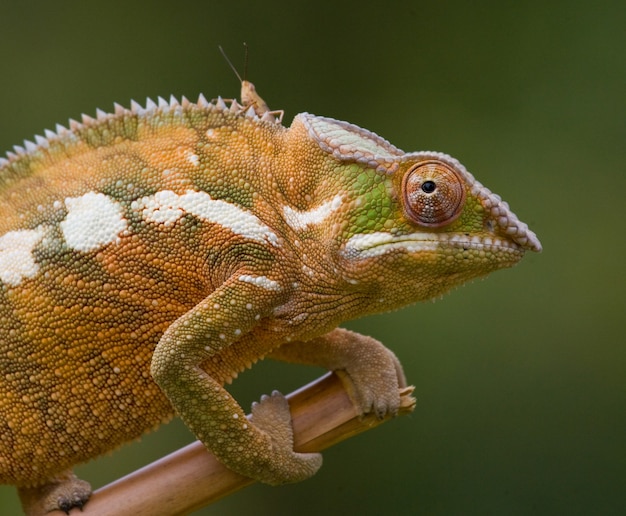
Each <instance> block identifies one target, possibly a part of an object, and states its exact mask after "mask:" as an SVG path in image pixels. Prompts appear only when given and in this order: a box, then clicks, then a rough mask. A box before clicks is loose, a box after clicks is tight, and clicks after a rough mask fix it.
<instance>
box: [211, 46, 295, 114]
mask: <svg viewBox="0 0 626 516" xmlns="http://www.w3.org/2000/svg"><path fill="white" fill-rule="evenodd" d="M243 46H244V48H245V49H246V50H245V61H244V66H243V79H242V78H241V75H239V72H238V71H237V68H235V65H233V63H232V62H231V60H230V59H228V56H227V55H226V52H225V51H224V49H223V48H222V46H221V45H219V46H218V48H219V49H220V52H221V53H222V56H224V59H226V62H227V63H228V65H229V66H230V68H231V70H232V71H233V72H234V73H235V75H236V76H237V79H239V82H241V103H242V104H243V108H244V110H245V109H248V108H252V109H254V112H255V113H256V114H257V116H259V117H260V118H263V117H264V116H265V118H268V115H269V116H271V120H273V121H274V120H275V118H277V119H278V123H281V122H282V121H283V115H284V114H285V112H284V111H283V110H282V109H281V110H277V111H271V110H270V108H269V106H268V105H267V102H265V100H263V98H262V97H261V96H260V95H259V94H258V93H257V92H256V88H255V87H254V84H252V83H251V82H250V81H247V80H246V77H247V74H248V45H247V43H244V44H243ZM231 102H237V101H236V100H235V99H233V100H231Z"/></svg>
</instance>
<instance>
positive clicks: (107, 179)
mask: <svg viewBox="0 0 626 516" xmlns="http://www.w3.org/2000/svg"><path fill="white" fill-rule="evenodd" d="M259 98H260V97H259ZM247 108H248V106H240V105H239V104H237V103H236V102H233V103H232V105H231V106H230V107H227V106H226V104H225V103H224V102H223V101H221V100H218V101H216V102H214V103H208V102H206V101H205V100H204V98H203V97H201V99H200V100H199V101H198V103H197V104H193V103H190V102H188V101H186V100H183V101H182V102H181V103H178V102H177V101H176V100H171V101H170V102H165V101H160V102H159V104H158V105H156V104H154V103H151V102H149V103H148V105H147V106H146V108H141V107H139V106H138V105H136V104H133V107H132V109H130V110H125V109H123V108H121V107H119V106H116V110H115V113H113V114H110V115H108V114H104V113H101V112H99V113H98V117H97V119H90V118H89V117H85V118H84V120H83V123H82V124H79V123H76V122H71V123H70V128H69V129H65V128H62V127H61V128H59V129H58V130H57V132H56V133H47V135H46V138H37V144H31V143H27V144H26V149H22V148H17V150H16V153H9V156H8V159H7V160H1V161H2V163H0V481H1V482H2V483H10V484H15V485H17V486H18V487H19V488H20V494H21V496H22V499H23V501H24V503H25V506H26V509H27V510H29V511H31V512H32V513H37V512H38V511H42V510H47V509H49V508H54V507H61V508H63V509H68V508H70V507H72V506H75V505H80V504H81V503H83V502H84V501H85V500H86V498H87V497H88V495H89V489H88V486H87V485H86V484H85V483H81V481H79V480H77V479H75V478H74V477H73V476H71V474H70V473H69V470H70V469H71V468H72V466H73V465H75V464H77V463H80V462H84V461H86V460H88V459H90V458H92V457H96V456H98V455H100V454H102V453H104V452H106V451H108V450H111V449H113V448H115V447H117V446H119V445H120V444H121V443H123V442H126V441H128V440H131V439H133V438H136V437H138V436H140V435H141V434H142V433H144V432H145V431H147V430H148V429H151V428H153V427H155V426H157V425H159V424H160V423H161V422H163V421H165V420H168V419H169V418H171V417H172V416H173V415H174V414H175V413H177V414H179V415H180V416H181V417H182V419H183V420H184V421H185V422H186V424H187V425H188V426H189V427H190V428H191V429H192V430H193V431H194V433H195V434H196V435H197V436H198V438H200V439H201V440H202V441H203V442H204V443H205V444H206V446H207V447H208V448H209V449H210V450H212V451H213V452H214V453H215V454H216V455H217V457H218V458H219V459H220V460H222V461H223V462H224V463H225V464H226V465H227V466H228V467H230V468H232V469H234V470H236V471H238V472H240V473H242V474H244V475H248V476H251V477H253V478H256V479H258V480H261V481H264V482H269V483H281V482H289V481H296V480H301V479H303V478H306V477H308V476H310V475H312V474H313V473H314V472H315V471H316V470H317V468H318V467H319V466H320V464H321V459H320V457H319V456H318V455H317V454H296V453H294V452H293V451H292V447H291V440H290V439H291V436H290V431H289V415H288V411H287V410H286V406H285V403H284V400H283V398H281V397H280V396H278V395H274V396H272V397H270V398H267V399H265V400H264V401H263V402H261V403H260V404H259V405H257V406H256V407H255V409H254V410H253V420H252V423H248V422H247V421H246V419H245V416H244V412H243V411H242V409H241V408H240V407H239V405H238V404H237V403H236V401H235V400H234V399H232V398H231V397H230V395H228V394H227V392H226V391H225V390H224V389H223V388H222V384H223V383H225V382H229V381H230V380H231V379H233V378H234V377H235V376H236V375H237V374H238V373H239V372H240V371H242V370H244V369H245V368H247V367H250V365H251V364H252V363H254V362H255V361H256V360H258V359H260V358H263V357H265V356H273V357H274V358H277V359H282V360H290V361H295V362H304V363H315V364H319V365H323V366H326V367H328V368H330V369H339V370H345V371H346V373H347V376H346V380H347V381H348V382H349V384H350V385H349V388H350V389H351V392H352V393H353V396H354V398H355V399H356V401H357V403H358V404H359V406H360V408H361V410H362V411H363V412H369V411H372V410H374V411H376V412H377V413H379V414H380V415H384V414H385V413H389V412H391V413H393V412H395V411H396V410H397V407H398V403H399V400H398V394H397V391H398V386H399V385H402V384H403V382H404V379H403V375H402V371H401V368H400V366H399V364H398V362H397V360H396V359H395V357H394V356H393V355H392V354H391V353H390V352H388V351H387V350H386V349H385V348H384V347H383V346H382V345H381V344H379V343H378V342H376V341H374V340H373V339H370V338H368V337H364V336H360V335H357V334H353V333H350V332H346V331H343V330H337V329H335V328H336V327H337V325H338V324H339V323H340V322H341V321H345V320H347V319H352V318H355V317H358V316H361V315H364V314H369V313H374V312H381V311H387V310H390V309H392V308H396V307H399V306H402V305H405V304H407V303H411V302H415V301H418V300H423V299H428V298H432V297H434V296H438V295H440V294H441V293H443V292H445V291H447V290H449V289H450V288H451V287H453V286H455V285H458V284H460V283H462V282H464V281H466V280H469V279H471V278H474V277H477V276H482V275H485V274H487V273H489V272H491V271H493V270H496V269H499V268H502V267H508V266H511V265H513V264H515V263H516V262H517V261H518V260H519V259H520V258H521V257H522V255H523V254H524V251H525V250H527V249H530V250H539V249H540V245H539V242H538V241H537V239H536V237H535V236H534V234H533V233H532V232H530V231H529V230H528V228H527V227H526V226H525V225H524V224H523V223H521V222H519V221H518V219H517V218H516V217H515V215H513V214H512V213H511V212H510V211H509V210H508V207H507V206H506V204H505V203H503V202H501V201H500V199H499V197H497V196H495V195H493V194H491V193H490V192H489V191H488V190H486V189H485V188H484V187H482V186H481V185H480V184H479V183H478V182H476V181H475V180H474V179H473V178H472V176H471V175H469V173H467V172H466V171H465V169H464V168H463V167H462V166H461V165H460V164H459V163H458V162H456V161H455V160H454V159H452V158H450V157H448V156H446V155H443V154H438V153H432V152H422V153H413V154H405V153H403V152H402V151H400V150H398V149H397V148H395V147H393V146H392V145H391V144H389V143H388V142H386V141H385V140H383V139H382V138H379V137H377V136H376V135H374V134H372V133H369V132H367V131H364V130H362V129H359V128H357V127H355V126H351V125H349V124H346V123H344V122H337V121H334V120H330V119H325V118H320V117H315V116H312V115H308V114H303V115H299V116H298V117H296V119H295V120H294V122H293V124H292V126H291V127H290V128H285V127H283V126H282V125H280V124H279V123H277V122H275V121H274V120H273V118H272V116H271V115H270V113H269V112H267V108H266V106H265V105H264V104H263V106H261V107H259V105H256V106H254V107H250V108H249V109H247ZM257 115H263V116H262V117H259V116H257ZM260 118H262V119H260ZM433 196H435V197H433ZM436 196H439V197H436ZM155 380H156V382H155Z"/></svg>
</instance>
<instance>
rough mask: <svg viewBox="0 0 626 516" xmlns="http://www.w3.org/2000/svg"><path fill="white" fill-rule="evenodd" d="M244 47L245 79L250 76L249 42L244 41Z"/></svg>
mask: <svg viewBox="0 0 626 516" xmlns="http://www.w3.org/2000/svg"><path fill="white" fill-rule="evenodd" d="M243 48H244V49H245V52H244V58H243V80H244V81H245V80H246V79H247V78H248V44H247V43H246V42H245V41H244V42H243Z"/></svg>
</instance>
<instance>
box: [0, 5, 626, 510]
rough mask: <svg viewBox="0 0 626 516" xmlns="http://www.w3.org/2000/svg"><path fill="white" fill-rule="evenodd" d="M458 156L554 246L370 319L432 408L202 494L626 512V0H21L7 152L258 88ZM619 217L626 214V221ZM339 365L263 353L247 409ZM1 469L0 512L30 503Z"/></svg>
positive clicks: (92, 470)
mask: <svg viewBox="0 0 626 516" xmlns="http://www.w3.org/2000/svg"><path fill="white" fill-rule="evenodd" d="M243 41H246V42H248V44H249V46H250V49H251V50H250V64H249V73H248V76H249V78H250V80H252V81H253V82H254V83H255V84H256V85H257V87H258V89H259V91H260V93H261V95H262V96H263V97H264V98H265V99H266V100H267V101H268V103H269V104H270V106H271V107H273V108H275V109H279V108H280V109H284V110H285V113H286V117H285V121H286V123H289V122H290V120H291V118H292V117H293V116H294V115H295V114H296V113H298V112H300V111H309V112H312V113H316V114H320V115H327V116H331V117H335V118H339V119H343V120H348V121H350V122H353V123H356V124H358V125H361V126H363V127H366V128H368V129H370V130H373V131H375V132H377V133H379V134H381V135H382V136H384V137H386V138H388V139H389V140H390V141H391V142H393V143H394V144H395V145H397V146H399V147H400V148H403V149H405V150H425V149H434V150H441V151H445V152H448V153H450V154H452V155H454V156H455V157H457V158H459V159H460V160H461V161H462V162H463V163H465V165H466V166H467V167H468V168H469V169H470V170H471V171H472V172H473V173H474V174H475V175H476V176H477V177H478V178H479V180H480V181H481V182H483V183H484V184H486V185H487V186H488V187H489V188H490V189H492V190H493V191H495V192H497V193H499V194H501V195H502V196H503V197H504V198H505V199H506V200H507V201H508V202H509V203H510V204H511V206H512V207H513V209H514V211H516V212H517V213H518V215H519V216H520V217H521V218H522V220H524V221H526V222H527V223H529V225H530V226H531V227H532V228H533V229H534V230H535V231H536V232H537V234H538V235H539V237H540V238H541V241H542V243H543V245H544V249H545V250H544V252H543V254H540V255H536V254H531V255H528V256H527V257H526V258H525V259H524V260H523V262H522V263H521V265H520V266H518V267H517V268H515V269H514V270H509V271H503V272H499V273H496V274H495V275H493V276H491V277H489V279H488V280H486V281H478V282H474V283H473V284H470V285H468V286H465V287H464V288H462V289H458V290H457V291H456V292H453V293H452V294H451V295H448V296H446V298H445V299H444V300H443V301H438V302H437V303H425V304H421V305H418V306H414V307H411V308H408V309H405V310H403V311H400V312H396V313H393V314H388V315H384V316H378V317H372V318H368V319H364V320H360V321H357V322H354V323H350V324H349V325H348V326H349V327H350V328H354V329H357V330H359V331H362V332H365V333H368V334H371V335H374V336H375V337H377V338H379V339H381V340H382V341H384V342H385V343H386V344H387V345H388V346H389V347H391V348H392V349H394V350H395V351H396V352H397V354H398V355H399V356H400V358H401V359H402V361H403V363H404V366H405V369H406V372H407V376H408V377H409V380H410V381H411V382H412V383H414V384H415V385H416V393H417V397H418V404H417V408H416V410H415V413H414V415H412V416H410V417H405V418H401V419H398V420H396V421H393V422H391V423H389V424H386V425H384V426H383V427H381V428H379V429H376V430H374V431H372V432H368V433H366V434H364V435H361V436H359V437H357V438H354V439H352V440H350V441H348V442H346V443H343V444H342V445H340V446H338V447H336V448H334V449H331V450H329V451H328V452H326V454H325V466H324V468H323V469H322V470H321V471H320V473H319V474H318V475H317V476H316V477H315V478H313V479H311V480H309V481H307V482H304V483H301V484H299V485H292V486H285V487H281V488H270V487H266V486H260V485H256V486H253V487H251V488H249V489H247V490H244V491H242V492H239V493H237V494H235V495H233V496H231V497H230V498H228V499H226V500H223V501H220V502H218V503H217V504H215V505H214V506H212V507H211V508H207V509H204V510H203V511H200V512H198V513H197V514H220V515H229V514H242V513H243V512H244V511H246V512H248V513H253V514H257V515H275V514H295V513H297V514H299V515H303V516H306V515H314V514H315V515H317V514H331V515H334V514H342V513H344V512H349V513H351V514H363V515H378V514H425V515H428V514H445V515H448V514H481V515H484V514H507V515H508V514H524V515H525V514H546V515H547V514H550V515H553V514H568V515H573V514H626V349H625V346H624V344H625V341H626V339H625V337H624V326H625V325H624V319H625V318H626V314H625V302H624V301H625V300H624V256H625V251H626V246H625V244H624V240H625V238H624V223H625V222H626V217H625V210H624V205H625V202H624V195H625V192H626V181H625V173H624V170H625V163H626V152H625V143H626V139H625V137H626V59H624V53H625V50H626V7H625V4H624V3H623V2H617V1H616V2H607V1H602V0H600V1H597V2H572V1H551V2H546V1H531V2H501V1H491V2H489V1H477V2H464V1H460V0H457V1H449V2H420V1H413V2H402V1H400V2H374V1H370V2H367V1H363V2H337V1H333V2H328V1H317V2H300V3H299V2H294V1H272V2H252V1H250V2H236V1H233V0H231V1H222V0H219V1H186V0H178V1H176V2H167V1H153V2H132V1H128V0H125V1H120V0H108V1H106V2H95V1H94V2H80V1H62V0H57V1H54V2H43V1H39V2H34V1H28V2H26V1H22V2H17V1H15V0H2V3H1V4H0V62H1V63H2V68H1V72H0V149H2V150H8V149H10V147H11V145H13V144H15V143H20V142H21V140H22V139H24V138H31V137H32V136H33V135H34V134H35V133H41V132H42V130H43V128H45V127H48V128H53V126H54V124H55V123H56V122H61V123H65V122H66V121H67V118H68V117H78V116H79V115H80V113H82V112H86V113H88V114H94V112H95V108H96V107H100V108H105V109H107V110H109V109H111V108H112V103H113V102H114V101H117V102H120V103H122V104H124V105H128V104H129V102H130V99H131V98H134V99H137V100H140V99H144V98H145V97H146V96H147V95H149V96H152V97H156V96H158V95H163V96H166V95H169V94H171V93H173V94H175V95H177V96H179V95H182V94H184V95H187V96H189V97H190V98H195V97H196V96H197V94H198V93H199V92H204V93H205V94H206V96H207V97H208V98H211V97H215V96H217V95H218V94H221V95H222V96H224V97H233V96H237V95H238V91H239V85H238V83H237V80H236V78H235V77H234V75H233V73H232V72H231V70H230V69H229V68H228V66H227V65H226V64H225V63H224V61H223V59H222V57H221V56H220V54H219V52H218V51H217V45H218V44H221V45H223V46H224V48H225V49H226V50H227V52H228V53H229V55H230V57H231V59H232V60H233V61H234V62H235V63H242V62H243V50H242V42H243ZM616 231H617V233H616ZM319 374H320V371H318V370H313V369H305V368H300V367H296V366H285V365H275V364H270V363H263V364H260V365H259V366H257V367H255V369H253V370H252V371H250V372H248V373H246V374H244V375H242V376H241V377H240V379H239V380H238V381H237V382H236V383H235V385H234V386H233V387H232V392H233V393H234V394H235V395H236V396H237V397H238V399H240V400H241V401H242V403H243V404H244V406H248V404H249V403H250V402H251V401H252V400H254V399H257V398H258V397H259V396H260V395H261V394H262V393H264V392H269V391H270V390H272V389H275V388H279V389H281V390H283V391H289V390H291V389H293V388H295V387H297V386H299V385H302V384H304V383H305V382H306V381H308V380H309V379H312V378H314V377H316V376H318V375H319ZM191 439H192V437H191V436H190V434H189V433H188V432H187V431H186V430H185V429H184V428H183V426H182V425H181V424H180V423H178V422H174V423H173V424H170V425H168V426H166V427H164V428H162V429H161V430H159V431H158V432H157V433H155V434H151V435H149V436H148V437H146V438H144V439H143V440H142V442H141V443H136V444H133V445H130V446H126V447H124V448H123V449H122V451H120V452H117V453H114V454H113V455H112V456H111V457H106V458H103V459H100V460H98V461H96V462H92V463H90V464H88V465H86V466H83V467H81V468H80V469H79V474H81V475H82V476H84V477H85V478H87V479H89V480H91V481H92V483H93V484H94V485H95V486H99V485H102V484H104V483H106V482H109V481H111V480H113V479H115V478H117V477H119V476H120V475H122V474H125V473H127V472H129V471H131V470H133V469H135V468H137V467H138V466H140V465H143V464H145V463H147V462H148V461H150V460H153V459H155V458H157V457H160V456H161V455H163V454H164V453H166V452H167V451H170V450H173V449H176V448H177V447H179V446H181V445H182V444H185V443H187V442H189V441H190V440H191ZM18 512H19V509H18V505H17V498H16V496H15V494H14V491H13V489H12V488H9V487H6V486H3V487H0V514H3V515H4V514H7V515H11V514H17V513H18Z"/></svg>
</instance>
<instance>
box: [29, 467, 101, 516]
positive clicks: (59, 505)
mask: <svg viewBox="0 0 626 516" xmlns="http://www.w3.org/2000/svg"><path fill="white" fill-rule="evenodd" d="M18 494H19V496H20V500H21V502H22V508H23V509H24V513H25V514H26V516H42V515H44V514H47V513H49V512H52V511H57V510H60V511H63V512H64V513H66V514H69V513H70V511H71V510H72V509H74V508H75V507H77V508H79V509H82V508H83V506H84V505H85V503H87V500H89V497H90V496H91V486H90V485H89V483H88V482H85V481H84V480H81V479H79V478H77V477H76V475H74V474H73V473H72V472H71V471H68V472H66V473H64V474H62V475H59V476H58V477H56V478H55V479H54V480H52V481H50V482H49V483H47V484H44V485H42V486H38V487H22V488H19V489H18Z"/></svg>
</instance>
